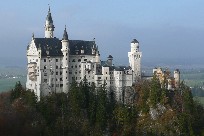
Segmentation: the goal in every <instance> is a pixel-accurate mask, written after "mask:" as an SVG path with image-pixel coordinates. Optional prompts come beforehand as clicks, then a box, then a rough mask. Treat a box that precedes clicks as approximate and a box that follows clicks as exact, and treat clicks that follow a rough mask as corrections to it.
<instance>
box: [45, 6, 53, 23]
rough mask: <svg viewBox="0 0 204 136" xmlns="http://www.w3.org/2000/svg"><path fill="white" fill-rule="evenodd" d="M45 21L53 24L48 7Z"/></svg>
mask: <svg viewBox="0 0 204 136" xmlns="http://www.w3.org/2000/svg"><path fill="white" fill-rule="evenodd" d="M46 20H47V21H49V22H50V23H53V20H52V15H51V12H50V6H49V10H48V14H47V18H46Z"/></svg>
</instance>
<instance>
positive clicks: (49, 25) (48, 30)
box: [45, 6, 55, 38]
mask: <svg viewBox="0 0 204 136" xmlns="http://www.w3.org/2000/svg"><path fill="white" fill-rule="evenodd" d="M54 28H55V27H54V24H53V20H52V15H51V11H50V6H49V9H48V14H47V17H46V21H45V37H46V38H53V32H54Z"/></svg>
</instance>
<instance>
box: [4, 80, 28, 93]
mask: <svg viewBox="0 0 204 136" xmlns="http://www.w3.org/2000/svg"><path fill="white" fill-rule="evenodd" d="M18 81H20V82H21V83H22V85H23V86H25V83H26V77H22V78H6V79H0V92H5V91H9V90H11V89H12V88H13V87H14V86H15V84H16V82H18Z"/></svg>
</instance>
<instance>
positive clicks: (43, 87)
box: [26, 8, 142, 100]
mask: <svg viewBox="0 0 204 136" xmlns="http://www.w3.org/2000/svg"><path fill="white" fill-rule="evenodd" d="M54 29H55V27H54V24H53V19H52V16H51V11H50V8H49V10H48V15H47V17H46V22H45V37H44V38H35V36H34V34H33V36H32V39H31V42H30V44H29V45H28V46H27V61H28V64H27V68H28V73H27V82H26V88H27V89H29V90H32V91H34V92H35V94H36V95H37V96H38V98H40V96H46V95H48V94H49V93H52V92H56V93H58V92H65V93H67V92H68V90H69V88H70V85H71V83H72V82H73V81H76V82H78V83H79V82H81V80H82V79H83V78H84V77H86V79H87V81H88V83H89V84H90V85H91V84H92V83H94V84H95V86H96V87H100V86H101V85H102V84H104V83H106V88H107V90H114V91H115V93H116V96H117V99H118V100H122V94H123V90H124V88H126V87H131V86H132V85H133V84H134V83H136V82H137V81H138V80H140V79H141V57H142V52H140V50H139V42H138V41H137V40H136V39H133V41H132V42H131V44H130V47H131V50H130V52H128V57H129V66H114V65H113V64H112V61H113V57H112V56H111V55H109V56H108V58H107V60H106V61H101V60H100V53H99V49H98V46H97V45H96V43H95V41H94V40H93V41H84V40H70V39H69V37H68V33H67V30H66V27H65V29H64V34H63V37H62V40H60V39H58V38H56V37H54Z"/></svg>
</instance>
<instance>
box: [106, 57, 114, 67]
mask: <svg viewBox="0 0 204 136" xmlns="http://www.w3.org/2000/svg"><path fill="white" fill-rule="evenodd" d="M107 58H108V60H107V63H108V66H112V65H113V57H112V56H111V55H109V56H108V57H107Z"/></svg>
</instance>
